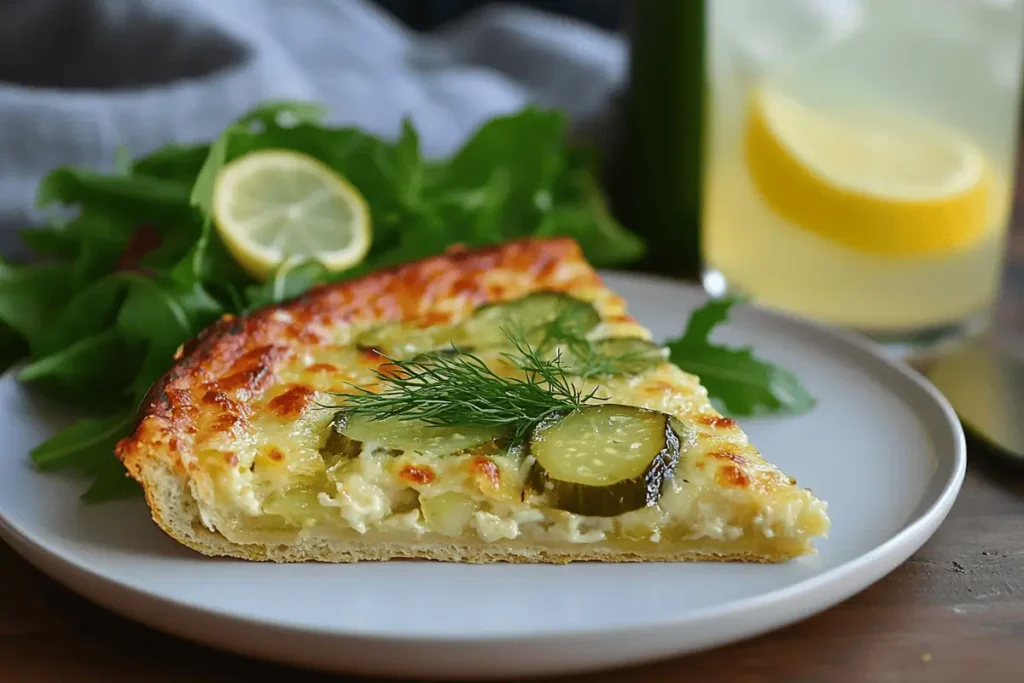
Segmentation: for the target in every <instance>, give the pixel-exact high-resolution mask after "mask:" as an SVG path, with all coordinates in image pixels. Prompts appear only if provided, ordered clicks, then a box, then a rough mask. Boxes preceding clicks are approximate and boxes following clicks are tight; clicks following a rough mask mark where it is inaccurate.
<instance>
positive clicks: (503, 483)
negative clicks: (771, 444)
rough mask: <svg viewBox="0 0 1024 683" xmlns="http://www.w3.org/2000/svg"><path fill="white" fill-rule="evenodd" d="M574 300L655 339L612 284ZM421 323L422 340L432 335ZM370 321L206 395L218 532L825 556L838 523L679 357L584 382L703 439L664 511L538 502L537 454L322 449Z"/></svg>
mask: <svg viewBox="0 0 1024 683" xmlns="http://www.w3.org/2000/svg"><path fill="white" fill-rule="evenodd" d="M503 277H512V275H510V274H509V273H507V272H504V273H503ZM500 284H501V286H503V287H504V286H509V283H500ZM513 284H514V283H513ZM572 295H573V296H574V297H576V298H579V299H583V300H589V301H591V302H592V303H593V304H594V305H595V307H596V308H597V310H598V311H599V313H600V314H601V317H602V321H603V322H602V323H601V325H599V326H598V327H597V328H596V329H595V330H594V331H593V332H592V334H591V336H592V338H601V337H607V336H619V337H621V336H634V337H641V338H649V336H650V335H649V333H648V331H647V330H646V329H644V328H642V327H640V326H639V325H637V324H636V323H635V322H632V320H631V319H629V318H628V317H627V316H626V315H625V311H624V303H623V302H622V300H621V299H620V298H618V297H617V296H615V295H614V294H612V293H610V292H608V291H607V290H605V289H602V288H595V289H593V290H581V291H573V292H572ZM423 313H424V315H426V314H428V313H430V314H431V315H434V314H436V313H437V311H436V310H435V311H424V312H423ZM471 313H472V311H471V310H470V309H469V307H468V306H467V305H466V304H465V302H462V301H460V300H459V299H458V298H453V299H450V300H447V304H446V307H445V310H444V311H443V318H444V319H445V321H446V322H451V321H456V320H459V319H461V318H464V317H466V316H468V315H470V314H471ZM282 315H288V314H287V313H286V312H282ZM432 319H436V316H435V317H434V318H432ZM408 325H409V326H408V328H407V329H408V330H409V332H408V335H409V339H414V338H416V336H417V335H418V334H422V332H423V331H424V330H426V331H427V332H429V328H430V326H426V327H424V326H422V325H420V324H417V323H415V322H413V323H411V324H408ZM370 326H371V324H369V323H355V324H352V325H346V326H340V327H338V328H337V329H333V330H332V337H331V338H330V339H329V340H328V341H327V343H323V344H319V345H311V346H310V347H309V348H306V349H304V350H303V351H302V352H295V351H291V350H289V349H288V348H286V347H282V348H278V347H275V346H273V345H270V346H266V347H262V348H258V349H256V350H255V351H253V352H250V353H249V354H247V355H246V356H244V357H243V358H242V359H241V360H240V361H239V362H238V364H237V365H238V367H236V368H233V369H232V373H229V374H228V375H227V377H226V379H224V380H222V381H221V382H219V383H218V385H217V386H214V387H211V388H210V389H209V390H208V391H207V392H206V393H205V395H203V396H202V397H201V400H202V403H203V407H204V409H205V410H204V413H203V421H202V424H201V427H200V429H199V430H198V433H197V434H196V439H195V449H194V453H195V458H196V462H195V463H192V466H190V467H189V469H190V471H191V473H192V482H191V485H192V492H193V495H194V497H195V498H196V499H197V501H198V502H199V504H200V509H201V510H202V513H203V514H202V516H203V520H204V523H205V524H207V525H208V526H209V528H210V529H211V530H215V531H217V532H220V533H222V534H223V535H224V536H225V537H227V538H228V539H229V540H231V541H234V542H239V543H245V542H266V541H268V540H272V539H282V540H287V539H290V538H295V537H297V536H322V537H353V538H355V537H359V536H362V537H366V538H388V539H438V540H445V541H450V539H452V538H458V539H460V540H461V541H462V542H470V543H526V544H531V545H537V544H540V545H565V544H597V543H603V544H608V545H612V546H615V547H622V548H645V549H658V548H663V549H665V550H666V551H668V550H672V549H678V548H686V547H700V548H710V549H712V550H713V551H714V550H718V551H720V552H723V553H727V552H729V551H734V550H735V551H739V550H745V551H748V552H757V551H758V550H759V549H765V548H769V547H770V548H772V549H773V550H774V551H775V552H778V551H779V549H780V548H781V549H783V551H784V552H787V553H790V554H793V555H797V554H802V553H806V552H812V548H811V546H810V540H811V539H812V537H814V536H818V535H823V534H825V533H826V532H827V530H828V524H829V523H828V518H827V516H826V514H825V504H824V503H823V502H821V501H819V500H818V499H816V498H815V497H814V496H813V495H812V494H811V493H810V492H809V491H806V490H804V489H800V488H798V487H797V486H795V481H794V480H792V479H790V478H789V477H787V476H785V475H784V474H782V473H781V472H780V471H779V470H778V469H776V468H775V467H774V466H772V465H770V464H769V463H767V462H765V461H764V460H763V459H762V458H761V457H760V455H759V454H758V453H757V451H756V450H755V449H754V448H753V447H752V446H751V445H750V444H749V443H747V439H746V436H745V435H744V434H743V432H742V431H741V430H740V429H739V428H738V426H737V425H736V423H735V422H734V421H732V420H731V419H728V418H724V417H722V416H721V415H720V414H719V413H717V412H716V411H715V410H714V409H713V408H712V406H711V404H710V403H709V401H708V398H707V393H706V391H705V389H704V388H703V387H702V386H701V385H700V383H699V381H698V380H697V378H696V377H693V376H692V375H689V374H687V373H684V372H683V371H682V370H680V369H679V368H677V367H676V366H674V365H672V364H670V363H667V362H665V363H662V364H660V365H657V366H656V367H653V368H651V369H650V370H648V371H645V372H643V373H641V374H639V375H635V376H631V377H621V378H611V379H608V380H607V381H604V382H602V383H600V384H594V383H589V384H588V385H587V386H586V387H585V389H586V390H589V389H590V388H596V389H597V390H598V396H600V397H606V398H609V399H613V400H614V402H616V403H622V404H628V405H634V406H638V407H643V408H650V409H653V410H658V411H662V412H665V413H669V414H671V415H674V416H676V417H677V418H679V419H680V420H682V421H683V422H684V423H686V424H688V425H690V426H692V428H693V430H694V432H695V434H696V437H697V438H696V439H695V443H694V444H693V445H692V446H691V447H690V448H688V449H685V450H684V451H683V452H682V453H681V458H680V462H679V464H678V466H677V468H676V470H675V472H674V473H673V474H672V475H671V476H669V478H668V479H667V480H666V482H665V484H664V486H663V488H662V495H661V498H660V500H659V502H658V504H657V505H655V506H652V507H648V508H643V509H640V510H636V511H633V512H629V513H626V514H622V515H619V516H617V517H611V518H604V517H581V516H579V515H573V514H570V513H567V512H563V511H560V510H554V509H549V508H543V507H538V506H536V505H535V504H533V503H532V501H530V500H529V499H528V497H526V496H524V494H523V489H524V481H525V477H526V474H527V472H528V471H529V467H530V464H531V463H530V462H529V461H528V460H529V459H526V460H523V459H522V458H519V459H517V458H515V457H512V456H495V457H486V456H479V455H476V456H475V455H471V454H456V455H451V454H448V455H438V454H436V453H434V454H427V453H418V452H411V451H406V452H404V453H402V454H401V455H399V456H395V455H393V454H391V453H389V452H388V451H386V450H385V449H383V448H381V447H379V446H378V445H376V444H372V443H367V444H363V448H362V451H361V452H360V453H359V454H358V456H357V457H354V458H335V457H332V456H330V455H329V454H328V455H324V454H322V452H321V451H322V446H323V445H324V440H325V436H326V434H327V430H328V429H329V423H330V420H331V418H332V416H333V411H331V410H329V409H325V408H324V407H323V406H330V405H337V404H338V399H337V397H336V394H337V393H344V392H346V391H349V390H350V388H349V387H350V386H351V385H355V386H360V387H372V386H373V385H374V383H375V375H374V370H375V369H376V368H378V367H379V365H380V363H381V362H382V358H381V357H380V356H379V355H378V354H376V353H373V352H367V351H365V350H360V349H358V348H356V347H355V346H354V342H353V340H354V339H355V337H356V336H357V335H358V334H360V333H361V332H363V331H365V330H366V329H368V327H370ZM412 350H415V349H412ZM269 364H274V365H275V366H276V368H277V372H276V373H275V381H274V383H272V384H270V385H269V386H265V387H259V386H258V383H257V388H256V389H255V391H254V390H253V389H252V387H253V386H254V383H253V381H252V378H253V374H252V373H258V372H259V369H260V368H261V367H265V366H267V365H269ZM233 375H245V379H246V381H245V382H242V383H239V386H244V387H246V389H245V391H248V392H250V393H249V394H247V395H246V396H244V397H243V398H244V401H242V400H239V397H238V396H237V392H235V395H234V396H233V394H232V387H231V384H232V376H233Z"/></svg>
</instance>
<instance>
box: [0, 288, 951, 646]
mask: <svg viewBox="0 0 1024 683" xmlns="http://www.w3.org/2000/svg"><path fill="white" fill-rule="evenodd" d="M599 273H600V275H601V277H602V279H603V278H606V277H607V278H609V279H611V280H616V279H621V280H637V281H641V282H646V283H649V284H652V285H657V286H661V287H672V288H677V289H685V290H689V291H690V293H692V294H694V295H696V296H697V297H698V298H702V299H706V298H708V297H707V294H706V293H705V292H704V291H703V289H701V287H700V286H699V285H697V284H694V283H692V282H689V281H685V280H678V279H674V278H670V277H665V276H660V275H652V274H649V273H634V272H630V271H622V270H601V271H599ZM738 307H742V308H743V309H744V310H745V314H746V315H754V316H756V317H757V318H758V319H763V318H767V319H768V322H771V319H773V318H774V319H776V320H777V321H782V322H783V323H785V324H786V325H787V326H792V327H795V328H798V331H799V332H800V333H802V335H806V334H807V333H810V334H811V335H812V336H813V337H814V338H816V339H818V340H820V339H822V338H824V340H825V341H831V342H832V343H838V344H840V345H841V346H845V347H847V348H848V349H852V350H854V351H856V352H857V353H858V354H859V355H860V358H859V359H863V358H865V357H866V358H870V359H871V360H872V361H874V362H876V363H879V364H881V365H882V366H884V367H885V368H886V369H887V370H888V371H889V372H892V373H895V374H896V375H899V376H900V377H901V378H902V379H903V380H909V382H910V383H911V385H913V387H914V390H915V391H918V392H920V393H921V396H922V397H924V396H927V398H928V399H929V400H930V401H931V402H932V403H933V408H938V409H939V414H941V415H942V417H943V418H944V419H943V426H945V427H946V428H948V431H949V433H948V434H947V435H946V436H947V437H951V439H950V441H949V442H948V445H949V446H952V448H951V449H950V450H951V452H952V455H953V467H952V468H951V471H950V473H949V475H948V476H947V477H946V480H945V481H944V482H943V483H942V488H941V491H940V492H939V493H938V495H936V496H935V498H934V499H933V500H932V501H931V503H930V504H929V505H928V506H927V507H926V508H925V509H924V510H922V511H920V512H919V513H918V514H917V515H915V516H914V517H913V518H912V519H911V520H908V521H907V522H906V523H905V524H904V526H903V527H902V528H901V529H899V530H898V531H897V532H896V533H895V534H893V535H891V536H890V537H889V538H887V539H886V540H885V541H884V542H882V543H880V544H878V545H876V546H875V547H873V548H872V549H871V550H869V551H868V552H866V553H863V554H861V555H859V556H857V557H855V558H853V559H851V560H848V561H846V562H844V563H842V564H840V565H838V566H836V567H833V568H831V569H828V570H826V571H824V572H822V573H820V574H816V575H814V576H811V577H808V578H805V579H803V580H800V581H798V582H797V583H794V584H792V585H789V586H786V587H784V588H779V589H776V590H773V591H769V592H766V593H761V594H758V595H754V596H750V597H745V598H739V599H736V600H732V601H729V602H724V603H720V604H717V605H709V606H705V607H700V608H696V609H693V610H688V611H686V612H685V613H683V614H682V615H679V616H675V617H671V618H664V619H661V620H658V621H645V622H643V623H639V624H627V625H621V626H593V627H583V628H572V629H564V628H547V629H544V628H541V629H538V630H532V631H529V632H512V633H507V634H506V633H501V632H487V633H481V634H472V633H469V634H440V635H432V634H425V633H422V632H408V631H395V630H393V629H389V630H388V631H380V630H354V629H351V628H344V629H342V628H329V627H321V626H310V625H302V624H296V623H289V622H281V621H277V620H275V619H273V618H272V617H263V616H254V615H240V614H238V613H236V612H233V611H230V610H228V609H221V608H217V607H210V606H207V605H197V604H192V603H188V602H183V601H180V600H178V599H175V598H171V597H167V596H165V595H161V594H159V593H157V592H155V591H147V590H143V589H140V588H137V587H135V586H131V585H128V584H126V583H123V582H122V581H121V580H119V579H117V578H116V577H113V576H110V575H108V574H105V573H103V572H101V571H97V570H96V569H95V568H93V567H91V566H90V563H88V562H82V561H81V560H80V559H76V558H74V556H73V555H71V554H69V553H67V552H61V551H60V550H57V549H55V548H53V547H51V546H50V544H49V543H46V542H42V543H41V542H39V541H38V540H36V539H34V538H33V537H32V535H31V534H28V533H26V530H25V529H22V528H18V527H17V526H15V525H14V524H12V523H11V521H10V520H8V519H7V518H6V517H5V516H4V515H3V514H2V512H0V537H2V538H3V539H4V540H5V541H7V542H8V544H9V545H10V546H11V547H12V549H14V551H15V552H17V553H18V554H19V555H20V556H21V557H23V558H24V559H25V560H26V561H28V562H29V563H30V564H32V565H33V566H35V567H37V568H38V569H40V570H41V571H43V572H44V573H45V574H47V575H48V576H50V577H51V578H52V579H54V580H56V581H57V582H58V583H61V584H63V585H65V586H67V587H68V588H71V589H72V590H73V591H74V592H77V593H79V594H83V593H84V592H83V591H82V590H81V588H80V587H79V585H78V584H79V583H80V582H81V580H82V579H86V580H89V581H91V582H93V583H98V584H102V585H104V586H105V587H107V588H113V589H116V590H117V591H119V592H120V594H121V595H122V596H125V595H127V596H131V597H132V598H135V599H142V600H146V601H150V602H151V603H158V604H162V605H164V606H167V607H170V608H172V609H175V610H182V611H185V612H188V613H191V614H194V615H197V616H204V617H212V618H214V619H218V620H224V621H227V622H229V623H235V624H240V625H245V626H246V627H254V628H261V629H267V628H270V629H275V630H278V631H284V632H287V633H289V634H292V635H295V636H308V637H317V638H324V637H327V638H335V639H337V638H341V639H360V640H368V641H371V640H372V641H378V642H385V641H401V642H403V643H408V644H414V645H454V644H458V645H466V644H470V645H472V644H484V643H494V642H495V641H501V642H502V643H506V644H510V645H511V644H516V643H525V642H529V641H533V640H536V639H539V638H552V637H554V638H560V639H586V638H594V637H606V638H615V637H631V636H635V635H638V634H641V635H642V634H643V633H646V632H650V631H655V630H664V629H679V628H684V627H693V626H700V625H703V624H705V623H709V622H715V621H718V620H726V619H735V618H736V617H739V616H742V615H743V614H751V613H757V612H761V611H762V610H770V609H772V608H773V607H777V606H779V605H781V604H783V603H786V602H787V601H791V600H794V599H795V598H800V597H801V596H804V595H808V594H811V595H814V594H817V593H819V592H822V591H826V592H827V591H829V589H830V588H831V589H832V592H833V593H834V594H836V595H841V597H840V598H839V599H835V600H830V601H828V603H827V604H823V605H815V606H814V607H812V608H811V609H803V610H800V611H801V612H802V616H801V615H796V616H792V617H791V618H788V619H786V620H785V621H782V622H778V621H777V622H776V624H777V625H775V626H772V627H771V628H768V629H764V628H758V629H754V631H753V632H754V633H765V632H769V631H774V630H777V629H778V628H781V627H782V626H783V625H785V624H789V623H793V622H795V621H798V620H800V619H803V618H806V617H807V616H810V615H813V614H817V613H819V612H821V611H824V610H826V609H829V608H831V607H833V606H834V605H836V604H838V602H840V601H841V600H843V599H846V598H848V597H850V596H852V595H854V594H857V593H859V592H861V591H863V590H864V589H866V588H867V587H868V586H870V585H871V584H873V583H875V582H877V581H879V580H880V579H882V578H884V577H885V576H887V575H888V574H889V573H891V572H892V571H893V570H894V569H895V568H896V567H898V566H899V565H900V564H902V563H903V562H905V561H906V560H907V559H908V558H909V557H910V556H911V555H912V554H913V553H914V552H916V551H917V550H919V549H920V547H921V546H923V545H924V543H925V542H927V540H928V539H929V538H930V537H931V536H932V535H933V534H934V533H935V531H936V530H937V529H938V527H939V526H941V524H942V523H943V521H944V520H945V518H946V516H947V515H948V513H949V511H950V509H951V508H952V506H953V504H954V502H955V501H956V498H957V496H958V495H959V492H960V489H961V486H962V483H963V480H964V477H965V474H966V466H967V452H966V439H965V435H964V431H963V428H962V426H961V424H960V421H959V419H958V418H957V416H956V413H955V411H954V410H953V408H952V406H951V405H950V404H949V402H948V401H947V400H946V399H945V397H944V396H942V394H941V393H940V392H939V391H938V389H936V388H935V387H934V386H933V385H932V384H931V383H930V382H928V381H927V379H926V378H925V377H924V376H923V375H921V374H920V373H918V372H916V371H915V370H913V369H912V368H911V367H909V366H908V365H906V364H905V363H903V362H902V361H900V360H897V359H894V358H891V357H889V356H887V355H886V354H885V353H884V351H883V349H882V348H881V347H879V346H878V345H876V344H874V343H873V342H871V341H870V340H868V339H866V338H863V337H861V336H860V335H857V334H855V333H852V332H849V331H846V330H843V329H838V328H834V327H830V326H828V325H825V324H822V323H818V322H816V321H813V320H808V319H806V318H802V317H800V316H796V315H793V314H789V313H786V312H782V311H777V310H774V309H770V308H767V307H764V306H762V305H759V304H757V303H756V302H750V301H742V302H740V303H739V304H738ZM859 359H858V360H859ZM16 368H17V366H15V367H13V368H10V369H8V371H6V372H4V373H2V374H0V380H6V379H9V378H11V376H12V375H13V374H14V372H15V371H16ZM13 381H15V382H16V381H17V380H13ZM912 407H913V408H914V409H915V412H918V413H922V412H923V411H921V410H920V405H918V404H912ZM928 424H929V426H928V429H927V431H928V432H929V433H932V434H937V433H938V430H937V429H936V426H935V425H932V424H931V422H930V421H929V423H928ZM943 441H945V438H943ZM940 443H942V442H940ZM22 457H24V455H23V456H22ZM33 474H34V475H36V476H52V475H51V473H45V472H38V471H33ZM24 546H28V547H29V548H31V552H25V550H26V549H25V548H24ZM37 552H38V553H40V554H43V555H45V556H46V557H45V560H40V559H38V558H33V557H30V555H35V554H36V553H37ZM883 558H885V559H889V560H892V559H894V558H895V562H891V563H890V562H880V560H881V559H883ZM49 563H56V564H59V565H64V566H63V568H62V571H60V572H57V571H51V570H50V568H48V567H44V566H43V565H44V564H49ZM890 564H891V566H890ZM869 567H875V568H876V569H875V570H872V571H870V572H868V573H869V574H870V578H869V580H867V581H866V582H865V581H864V580H863V579H858V580H856V581H849V579H850V577H851V576H856V575H858V574H861V575H863V574H864V573H865V570H866V568H869ZM879 567H881V569H880V570H879V569H878V568H879ZM67 573H72V574H78V575H79V576H78V577H73V578H71V579H70V580H68V579H67V577H66V574H67ZM58 574H62V575H64V577H63V579H62V578H61V577H58ZM85 592H88V593H89V594H90V595H89V596H88V599H89V600H91V601H93V602H96V603H97V604H100V605H102V606H103V607H105V608H107V609H109V610H111V611H113V612H116V613H118V614H122V615H126V616H127V615H128V614H129V613H132V614H133V615H134V614H135V613H136V611H135V610H123V609H121V608H120V607H118V606H117V605H116V604H115V603H116V602H118V601H117V600H114V599H109V600H108V599H100V598H96V597H93V595H92V594H93V593H96V592H97V591H92V590H89V591H85ZM129 618H131V619H133V620H137V621H143V622H144V623H148V624H150V625H153V626H155V627H156V628H158V629H159V630H163V631H169V629H168V628H166V627H163V626H158V625H157V624H159V620H150V619H141V618H139V617H138V616H137V615H136V616H130V617H129ZM169 632H174V633H176V634H178V635H183V637H187V635H184V634H182V633H181V632H180V631H169ZM743 637H746V636H738V637H735V638H728V639H722V638H719V639H716V640H717V641H722V642H732V641H734V640H738V639H740V638H743ZM200 642H209V641H208V640H207V639H203V640H202V641H200ZM236 651H239V652H241V650H236Z"/></svg>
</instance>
